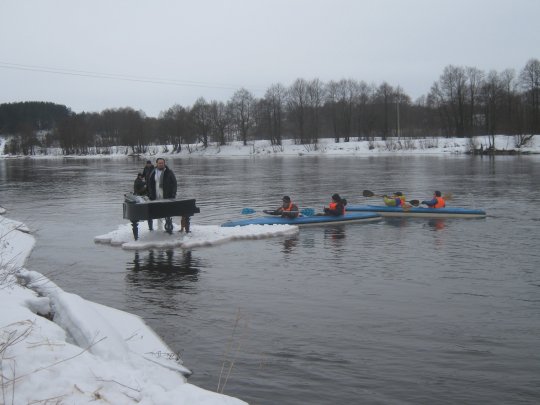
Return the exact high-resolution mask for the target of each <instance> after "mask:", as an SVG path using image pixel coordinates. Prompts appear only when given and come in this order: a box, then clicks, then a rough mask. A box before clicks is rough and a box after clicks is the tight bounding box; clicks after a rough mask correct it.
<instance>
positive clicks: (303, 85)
mask: <svg viewBox="0 0 540 405" xmlns="http://www.w3.org/2000/svg"><path fill="white" fill-rule="evenodd" d="M307 88H308V83H307V81H306V80H304V79H296V80H295V81H294V83H293V84H292V85H291V87H289V91H288V92H287V96H288V97H287V111H288V113H289V116H290V117H291V119H292V121H293V123H294V124H295V127H296V128H295V129H296V133H297V135H298V138H296V139H297V140H298V143H300V144H304V143H307V140H308V139H307V136H306V121H307V118H306V114H307V111H306V110H307V99H308V94H307Z"/></svg>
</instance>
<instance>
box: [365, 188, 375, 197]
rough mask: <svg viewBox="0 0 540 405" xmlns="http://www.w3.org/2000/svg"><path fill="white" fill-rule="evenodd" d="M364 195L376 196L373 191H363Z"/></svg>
mask: <svg viewBox="0 0 540 405" xmlns="http://www.w3.org/2000/svg"><path fill="white" fill-rule="evenodd" d="M362 195H363V196H364V197H373V196H374V195H375V194H374V193H373V192H372V191H369V190H364V191H362Z"/></svg>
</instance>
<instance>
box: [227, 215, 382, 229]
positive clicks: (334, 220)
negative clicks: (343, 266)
mask: <svg viewBox="0 0 540 405" xmlns="http://www.w3.org/2000/svg"><path fill="white" fill-rule="evenodd" d="M379 219H381V216H380V215H379V214H377V213H374V212H347V213H346V214H345V215H340V216H338V217H335V216H331V215H320V216H319V215H313V216H300V217H298V218H282V217H279V216H271V217H256V218H248V219H240V220H236V221H229V222H225V223H224V224H221V226H222V227H233V226H246V225H324V224H342V223H349V222H367V221H377V220H379Z"/></svg>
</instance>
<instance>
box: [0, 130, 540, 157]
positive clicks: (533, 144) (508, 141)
mask: <svg viewBox="0 0 540 405" xmlns="http://www.w3.org/2000/svg"><path fill="white" fill-rule="evenodd" d="M351 139H356V138H351ZM493 141H494V143H495V148H496V149H497V150H500V151H519V152H521V153H540V135H534V136H533V138H532V139H531V141H530V142H529V143H528V144H527V145H526V146H522V147H520V148H517V147H516V144H517V143H518V141H519V137H518V136H516V135H495V136H494V137H493V138H492V137H490V136H487V135H482V136H474V137H472V138H455V137H451V138H442V137H425V138H403V137H401V138H397V137H389V138H387V139H386V140H382V139H381V138H375V140H373V141H356V140H353V141H350V142H343V139H341V142H338V143H336V142H335V141H334V139H333V138H322V139H319V142H318V143H317V144H305V145H300V144H295V143H294V142H293V141H292V140H290V139H285V140H283V144H282V145H272V144H271V143H270V141H268V140H257V141H250V142H248V145H243V143H242V142H240V141H235V142H230V143H228V144H227V145H218V144H216V143H210V144H209V145H208V147H206V148H205V147H204V146H203V145H202V144H192V145H182V150H181V152H179V153H177V152H173V147H172V145H150V146H149V147H148V152H147V153H146V154H145V155H144V158H152V157H153V156H163V157H165V156H171V157H184V158H185V157H242V156H246V157H248V156H311V155H347V156H350V155H353V156H355V155H358V156H373V155H376V156H380V155H387V154H392V155H396V154H403V155H413V154H416V155H418V154H421V155H429V154H449V153H451V154H452V153H454V154H460V153H467V152H469V151H470V150H471V149H472V148H476V149H480V148H482V149H484V150H485V149H487V148H489V147H490V145H491V144H492V142H493ZM4 143H5V139H2V138H0V157H8V156H7V155H2V154H3V153H4V148H3V147H1V145H3V144H4ZM105 150H106V153H105V154H101V155H100V154H98V153H104V151H105ZM130 154H131V149H130V148H129V147H127V146H114V147H110V148H108V149H107V148H100V149H99V150H96V149H95V148H89V150H88V154H87V155H84V156H77V157H78V158H96V157H107V158H109V157H126V156H129V155H130ZM55 156H56V157H61V158H66V156H65V155H63V154H62V150H61V149H60V148H47V150H46V153H42V154H39V151H38V154H37V155H35V156H33V158H40V157H41V158H51V157H55ZM9 157H12V156H9ZM73 157H74V156H73Z"/></svg>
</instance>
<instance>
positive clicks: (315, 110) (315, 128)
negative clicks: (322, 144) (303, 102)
mask: <svg viewBox="0 0 540 405" xmlns="http://www.w3.org/2000/svg"><path fill="white" fill-rule="evenodd" d="M306 94H307V105H308V109H307V112H308V121H307V124H308V129H309V131H308V133H309V134H310V135H309V140H310V143H317V142H318V140H319V134H320V128H321V109H322V106H323V103H324V87H323V84H322V82H321V81H320V80H319V79H313V80H312V81H311V82H309V83H308V86H307V93H306Z"/></svg>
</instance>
